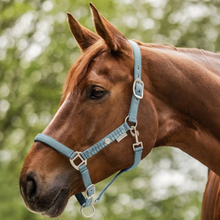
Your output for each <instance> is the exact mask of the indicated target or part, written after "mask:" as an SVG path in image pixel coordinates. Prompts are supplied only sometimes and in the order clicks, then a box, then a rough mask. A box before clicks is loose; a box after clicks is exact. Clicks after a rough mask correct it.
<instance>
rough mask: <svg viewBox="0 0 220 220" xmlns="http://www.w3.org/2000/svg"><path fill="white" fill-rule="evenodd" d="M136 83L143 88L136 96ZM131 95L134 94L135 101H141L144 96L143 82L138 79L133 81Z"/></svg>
mask: <svg viewBox="0 0 220 220" xmlns="http://www.w3.org/2000/svg"><path fill="white" fill-rule="evenodd" d="M136 83H139V84H141V85H142V86H143V88H142V91H141V95H138V94H137V93H136V90H135V88H136ZM133 94H134V96H135V97H136V98H137V99H142V98H143V96H144V82H143V81H142V80H141V79H139V78H137V79H135V81H134V83H133Z"/></svg>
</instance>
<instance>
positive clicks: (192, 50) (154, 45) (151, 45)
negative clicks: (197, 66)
mask: <svg viewBox="0 0 220 220" xmlns="http://www.w3.org/2000/svg"><path fill="white" fill-rule="evenodd" d="M133 41H135V42H136V43H137V44H138V45H140V46H144V47H148V48H157V49H168V50H173V51H178V52H182V53H192V54H198V55H204V56H210V57H211V56H212V57H216V58H218V59H219V58H220V53H219V52H217V53H215V52H210V51H206V50H203V49H198V48H185V47H175V46H173V45H171V44H159V43H143V42H141V41H138V40H133Z"/></svg>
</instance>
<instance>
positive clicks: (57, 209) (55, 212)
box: [41, 189, 69, 218]
mask: <svg viewBox="0 0 220 220" xmlns="http://www.w3.org/2000/svg"><path fill="white" fill-rule="evenodd" d="M68 199H69V191H68V190H67V189H62V190H61V191H60V192H59V193H58V195H57V196H56V197H55V198H54V200H53V201H52V203H51V205H50V206H49V208H48V209H47V211H45V212H43V213H41V214H42V215H43V216H48V217H50V218H56V217H58V216H60V215H61V214H62V213H63V211H64V209H65V207H66V205H67V202H68Z"/></svg>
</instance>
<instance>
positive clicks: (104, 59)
mask: <svg viewBox="0 0 220 220" xmlns="http://www.w3.org/2000/svg"><path fill="white" fill-rule="evenodd" d="M93 61H94V62H93V63H92V65H91V70H92V71H95V72H96V74H98V75H107V74H108V73H110V74H113V73H115V72H120V71H122V70H123V66H124V65H125V64H126V62H123V59H122V58H120V57H119V56H114V55H113V54H111V53H107V52H106V53H102V54H100V55H99V56H97V57H95V58H94V60H93Z"/></svg>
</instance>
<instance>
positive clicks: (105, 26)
mask: <svg viewBox="0 0 220 220" xmlns="http://www.w3.org/2000/svg"><path fill="white" fill-rule="evenodd" d="M90 7H91V10H92V13H93V20H94V24H95V29H96V32H97V33H98V34H99V35H100V36H101V37H102V38H103V39H104V41H105V43H106V44H107V45H108V47H109V49H111V50H113V51H122V50H127V49H128V48H130V45H129V42H128V40H127V39H126V38H125V37H124V36H123V35H122V34H121V33H120V32H119V31H118V30H117V29H116V28H115V27H114V26H113V25H112V24H111V23H110V22H109V21H108V20H107V19H106V18H104V17H103V16H102V15H101V14H100V13H99V11H98V10H97V8H96V7H95V6H94V5H93V4H92V3H90Z"/></svg>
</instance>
